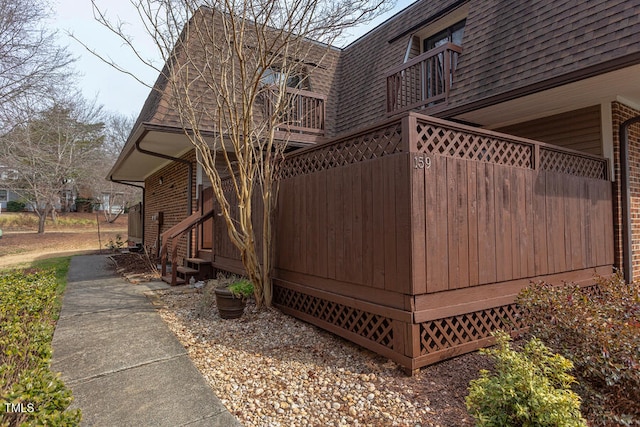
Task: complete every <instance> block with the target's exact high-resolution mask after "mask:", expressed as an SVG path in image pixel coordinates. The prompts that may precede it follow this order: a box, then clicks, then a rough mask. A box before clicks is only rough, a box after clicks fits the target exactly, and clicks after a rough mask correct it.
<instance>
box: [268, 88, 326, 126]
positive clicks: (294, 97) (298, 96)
mask: <svg viewBox="0 0 640 427" xmlns="http://www.w3.org/2000/svg"><path fill="white" fill-rule="evenodd" d="M266 99H267V104H266V110H267V115H271V114H272V113H273V108H274V105H273V104H274V102H275V100H276V99H277V98H276V95H275V94H270V96H267V98H266ZM326 99H327V97H326V96H325V95H322V94H319V93H315V92H309V91H306V90H301V89H294V88H290V87H288V88H287V95H286V99H285V103H286V105H287V108H286V110H285V111H284V112H283V115H282V117H281V120H280V123H279V124H278V125H277V130H280V131H286V132H294V133H305V134H312V135H321V136H322V135H324V132H325V108H326V107H325V104H326Z"/></svg>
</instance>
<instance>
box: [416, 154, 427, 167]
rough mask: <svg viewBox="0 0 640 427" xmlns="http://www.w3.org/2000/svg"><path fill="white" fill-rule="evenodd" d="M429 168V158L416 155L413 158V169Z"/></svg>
mask: <svg viewBox="0 0 640 427" xmlns="http://www.w3.org/2000/svg"><path fill="white" fill-rule="evenodd" d="M430 167H431V157H429V156H427V155H421V154H418V155H416V156H414V157H413V168H414V169H429V168H430Z"/></svg>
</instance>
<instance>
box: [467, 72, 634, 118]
mask: <svg viewBox="0 0 640 427" xmlns="http://www.w3.org/2000/svg"><path fill="white" fill-rule="evenodd" d="M617 97H623V98H625V99H627V100H629V101H631V102H634V103H640V65H635V66H633V67H628V68H625V69H622V70H617V71H613V72H610V73H607V74H602V75H600V76H596V77H591V78H588V79H585V80H581V81H579V82H574V83H570V84H567V85H564V86H560V87H556V88H553V89H549V90H545V91H542V92H538V93H534V94H531V95H527V96H523V97H521V98H517V99H513V100H511V101H506V102H503V103H500V104H496V105H492V106H489V107H485V108H481V109H479V110H476V111H471V112H468V113H464V114H461V115H459V116H456V118H457V119H461V120H464V121H467V122H471V123H476V124H479V125H481V126H484V127H486V128H488V129H495V128H500V127H503V126H509V125H512V124H515V123H520V122H525V121H528V120H534V119H538V118H541V117H546V116H551V115H554V114H559V113H564V112H566V111H572V110H576V109H579V108H583V107H588V106H592V105H599V104H601V103H602V102H611V101H614V100H615V99H616V98H617Z"/></svg>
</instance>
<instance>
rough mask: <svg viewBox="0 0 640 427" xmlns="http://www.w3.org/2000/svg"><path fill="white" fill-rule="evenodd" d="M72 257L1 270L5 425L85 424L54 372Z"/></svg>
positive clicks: (0, 385)
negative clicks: (56, 339)
mask: <svg viewBox="0 0 640 427" xmlns="http://www.w3.org/2000/svg"><path fill="white" fill-rule="evenodd" d="M70 260H71V257H62V258H50V259H45V260H41V261H36V262H33V263H28V264H21V265H17V266H14V267H11V268H10V269H3V270H0V426H2V427H5V426H18V425H27V426H31V425H33V426H39V425H65V426H75V425H78V424H79V421H80V412H79V410H74V411H67V410H66V409H67V407H68V406H69V404H70V403H71V401H72V398H71V391H70V390H69V389H67V388H66V387H65V386H64V384H63V383H62V381H61V380H60V379H59V377H58V375H56V374H54V373H52V372H51V371H50V370H49V368H50V363H51V352H52V349H51V341H52V339H53V331H54V329H55V323H56V321H57V319H58V316H59V314H60V308H61V305H62V304H61V301H62V293H63V292H64V289H65V287H66V284H67V272H68V270H69V263H70Z"/></svg>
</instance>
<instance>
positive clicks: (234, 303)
mask: <svg viewBox="0 0 640 427" xmlns="http://www.w3.org/2000/svg"><path fill="white" fill-rule="evenodd" d="M214 292H215V293H216V305H217V306H218V313H220V317H221V318H222V319H237V318H239V317H240V316H242V313H244V307H245V305H247V304H246V301H245V300H244V299H243V298H238V297H236V296H234V295H233V294H232V293H231V291H230V290H229V289H228V288H215V290H214Z"/></svg>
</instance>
